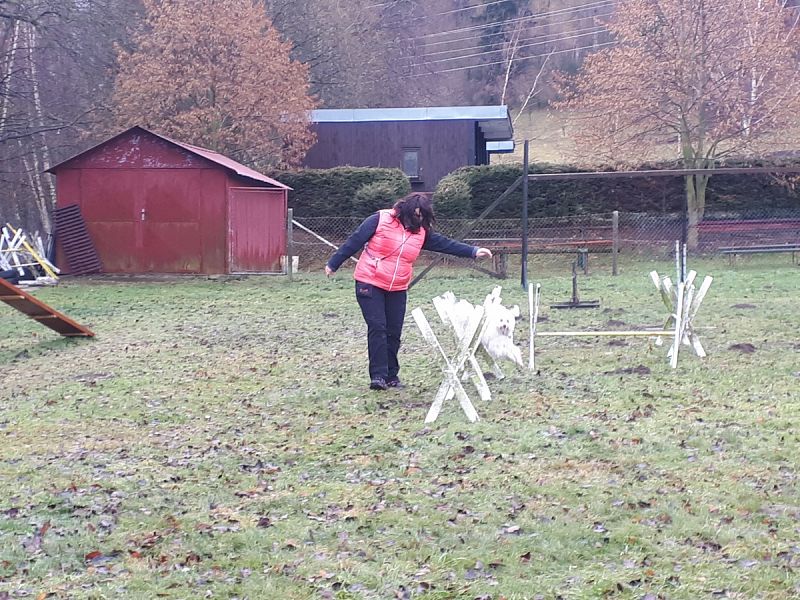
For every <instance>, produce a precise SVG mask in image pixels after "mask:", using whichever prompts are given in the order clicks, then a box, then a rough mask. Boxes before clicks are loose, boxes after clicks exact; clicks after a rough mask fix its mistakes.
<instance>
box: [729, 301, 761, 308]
mask: <svg viewBox="0 0 800 600" xmlns="http://www.w3.org/2000/svg"><path fill="white" fill-rule="evenodd" d="M731 308H758V307H757V306H756V305H755V304H747V303H746V302H745V303H742V304H734V305H733V306H731Z"/></svg>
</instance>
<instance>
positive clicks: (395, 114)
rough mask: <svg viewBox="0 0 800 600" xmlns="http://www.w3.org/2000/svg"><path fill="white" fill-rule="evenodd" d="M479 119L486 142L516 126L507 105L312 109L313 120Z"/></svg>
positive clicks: (500, 137) (505, 135)
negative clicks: (512, 121)
mask: <svg viewBox="0 0 800 600" xmlns="http://www.w3.org/2000/svg"><path fill="white" fill-rule="evenodd" d="M465 120H468V121H477V123H478V126H479V127H480V128H481V131H483V135H484V137H485V138H486V139H487V141H505V140H508V139H510V138H511V136H512V135H513V133H514V129H513V127H512V125H511V118H510V117H509V116H508V107H507V106H505V105H497V106H427V107H418V108H323V109H318V110H312V111H311V122H312V123H364V122H369V121H465Z"/></svg>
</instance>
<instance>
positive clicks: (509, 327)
mask: <svg viewBox="0 0 800 600" xmlns="http://www.w3.org/2000/svg"><path fill="white" fill-rule="evenodd" d="M650 279H651V280H652V282H653V285H654V286H655V287H656V290H657V291H658V293H659V295H660V297H661V300H662V302H663V304H664V306H665V307H666V309H667V311H668V314H667V316H666V318H665V320H664V324H663V326H661V327H653V328H647V329H636V330H627V331H619V330H616V331H615V330H600V331H542V330H541V329H540V328H539V327H538V324H539V323H538V321H539V307H540V299H541V286H540V285H539V284H533V283H531V284H530V285H529V286H528V316H529V321H528V326H529V340H528V344H529V346H528V351H529V356H528V368H529V369H530V370H531V371H534V370H535V368H536V339H537V338H539V337H637V336H638V337H649V338H654V339H655V344H656V345H662V344H663V343H664V340H668V341H669V342H670V343H669V351H668V353H667V358H668V359H669V364H670V366H671V367H672V368H673V369H675V368H677V366H678V354H679V351H680V348H681V346H682V345H686V346H690V347H691V348H692V350H693V351H694V353H695V354H696V355H697V356H699V357H701V358H702V357H705V356H706V352H705V349H704V348H703V345H702V343H701V342H700V337H699V336H698V334H697V328H696V326H695V318H696V317H697V313H698V311H699V309H700V306H701V304H702V303H703V300H704V299H705V298H706V295H707V294H708V290H709V289H710V287H711V283H712V281H713V278H712V277H710V276H706V277H704V278H703V281H702V283H701V284H700V287H699V288H696V287H695V281H696V279H697V273H696V272H695V271H689V273H688V274H687V275H686V278H685V281H680V282H678V284H677V285H675V284H673V282H672V280H671V279H670V278H669V277H660V276H659V275H658V273H657V272H656V271H652V272H651V273H650ZM500 290H501V288H500V287H495V288H494V290H493V291H492V293H491V294H489V295H488V296H487V297H486V300H485V301H484V303H483V305H482V306H478V305H472V304H470V303H469V302H467V301H466V300H456V298H455V296H454V295H453V294H452V292H445V293H444V294H442V295H441V296H437V297H436V298H434V299H433V305H434V306H435V308H436V311H437V313H438V314H439V318H440V320H441V322H442V323H443V324H444V325H445V326H446V327H447V329H448V330H450V334H452V337H453V339H454V340H455V351H454V353H453V355H452V357H449V356H448V354H447V352H446V351H445V349H444V347H443V346H442V344H441V343H440V342H439V339H438V338H437V337H436V334H435V333H434V331H433V328H432V327H431V324H430V323H429V322H428V320H427V318H426V317H425V314H424V313H423V311H422V309H421V308H415V309H414V310H412V311H411V314H412V316H413V318H414V321H415V322H416V323H417V326H418V327H419V330H420V332H421V333H422V336H423V338H425V340H426V341H427V342H428V343H429V344H430V345H431V346H432V347H433V348H434V349H435V350H436V353H437V354H438V355H439V357H440V358H441V360H442V364H443V366H442V372H443V373H444V377H443V379H442V383H441V384H440V385H439V389H438V390H437V392H436V395H435V396H434V400H433V403H432V404H431V407H430V409H429V410H428V414H427V416H426V417H425V423H432V422H433V421H435V420H436V419H437V417H438V416H439V413H440V412H441V410H442V406H443V405H444V403H445V402H446V401H448V400H451V399H452V398H453V397H456V398H457V399H458V402H459V404H460V405H461V408H462V410H463V411H464V414H466V416H467V418H468V419H469V421H470V422H473V423H474V422H475V421H477V420H478V419H479V417H478V412H477V411H476V409H475V406H474V405H473V403H472V401H471V400H470V398H469V396H468V394H467V390H466V389H465V388H464V385H463V384H462V382H463V381H467V380H471V381H472V383H473V385H474V387H475V389H476V391H477V392H478V396H479V397H480V399H481V400H483V401H489V400H491V398H492V395H491V391H490V390H489V386H488V384H487V383H486V379H485V378H484V375H483V371H482V369H481V367H480V365H479V363H478V360H477V357H476V352H478V350H479V349H483V350H484V351H486V355H487V356H488V357H489V359H490V360H491V368H492V370H493V371H494V375H495V377H496V378H497V379H502V378H503V377H504V374H503V371H502V369H501V368H500V366H499V365H498V363H497V361H498V360H501V359H503V360H508V361H510V362H513V363H515V364H516V365H518V366H520V367H521V366H522V365H523V362H522V355H521V352H520V350H519V348H518V347H516V346H515V345H514V343H513V329H514V320H515V317H518V316H519V308H518V307H516V306H514V307H512V308H511V309H509V308H506V307H505V306H503V305H502V303H501V298H500Z"/></svg>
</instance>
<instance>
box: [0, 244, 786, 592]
mask: <svg viewBox="0 0 800 600" xmlns="http://www.w3.org/2000/svg"><path fill="white" fill-rule="evenodd" d="M783 258H785V257H783ZM788 263H789V261H788V260H782V259H781V258H776V257H767V258H766V259H764V260H758V259H752V260H749V261H744V262H743V263H742V264H740V265H739V266H738V267H737V268H735V269H733V268H730V267H729V266H728V265H727V263H726V262H724V261H722V260H713V261H712V260H709V261H706V262H698V263H697V264H695V265H693V266H694V267H695V268H696V269H697V270H698V272H699V273H700V274H701V276H702V275H704V274H713V275H714V277H715V281H714V285H713V286H712V288H711V292H710V293H709V296H708V298H707V299H706V302H705V303H704V305H703V308H702V309H701V312H700V315H699V316H698V325H699V326H701V327H705V328H704V329H701V330H700V333H701V336H702V339H703V342H704V344H705V346H706V349H707V351H708V354H709V356H708V357H707V358H705V359H703V360H700V359H698V358H696V357H694V356H693V355H692V354H691V353H689V352H685V353H684V354H683V355H682V357H681V361H680V364H679V368H678V369H677V370H672V369H670V368H669V365H668V363H667V360H666V350H665V349H664V348H663V347H656V346H654V345H652V344H650V343H648V341H647V340H646V339H641V338H636V339H633V338H630V339H593V338H589V339H576V338H571V339H559V340H556V339H552V338H550V339H545V338H541V339H540V340H538V341H537V347H538V350H537V368H538V371H537V372H536V373H530V372H527V371H516V372H515V371H514V369H512V368H507V369H506V371H507V373H509V377H508V378H507V379H506V380H503V381H490V386H491V388H492V390H493V394H494V400H493V401H492V402H491V403H488V404H487V403H480V402H478V401H477V400H476V395H475V394H472V396H473V399H474V400H476V408H477V409H478V412H479V414H480V415H481V419H482V420H481V421H480V422H478V423H476V424H470V423H468V422H467V421H466V419H465V417H464V415H463V413H461V411H460V409H459V408H458V406H457V404H456V403H455V402H451V403H449V404H446V405H445V407H444V409H443V411H442V415H441V416H440V418H439V420H438V421H436V422H435V423H433V424H431V425H428V426H426V425H424V423H423V419H424V416H425V413H426V411H427V408H428V406H429V404H430V401H431V400H432V397H433V394H434V392H435V390H436V387H437V386H438V384H439V382H440V380H441V373H440V370H439V362H438V361H437V359H436V356H435V355H433V354H432V353H431V351H430V350H429V349H428V347H427V345H426V343H425V342H424V340H422V338H421V336H420V335H419V333H418V332H417V331H416V327H415V326H414V323H413V320H412V319H411V318H410V315H409V318H408V322H407V327H406V332H405V340H404V347H403V350H402V351H401V353H402V359H401V360H402V364H403V367H404V369H403V371H402V373H401V375H402V376H403V377H404V379H405V381H406V383H407V387H406V389H404V390H390V391H387V392H370V391H369V390H368V389H367V383H368V382H367V377H366V350H365V332H364V329H365V328H364V325H363V323H362V321H361V317H360V314H359V312H358V308H357V305H356V303H355V301H354V299H353V298H352V283H351V279H350V276H349V273H345V272H342V273H340V274H339V275H338V276H337V278H335V279H333V280H325V279H324V277H322V276H321V275H318V274H302V275H300V276H298V277H296V278H295V281H294V282H293V283H289V282H288V281H287V280H286V279H285V278H268V277H251V278H248V279H242V280H236V279H224V278H223V279H216V280H210V279H206V278H183V279H180V278H176V279H154V280H146V281H143V280H133V279H131V280H120V279H116V280H115V279H111V278H103V277H98V278H88V279H72V280H69V279H65V280H64V281H63V282H62V283H61V285H59V286H57V287H55V288H48V289H42V290H37V291H36V292H35V293H36V295H37V296H38V297H39V298H41V299H42V300H44V301H45V302H49V303H51V304H52V305H53V306H55V307H56V308H57V309H59V310H61V311H62V312H64V313H66V314H68V315H70V316H71V317H73V318H74V319H76V320H78V321H80V322H82V323H84V324H86V325H88V326H89V327H91V328H92V329H93V330H94V331H95V332H96V334H97V337H96V338H95V339H94V340H66V339H61V338H59V337H58V336H57V335H56V334H54V333H52V332H51V331H50V330H48V329H45V328H43V327H41V326H39V325H37V324H36V323H34V322H33V321H30V320H27V319H25V318H24V317H23V316H21V315H19V314H18V313H15V312H14V311H12V309H10V308H8V307H6V306H5V305H1V304H0V314H2V320H0V365H2V377H3V380H2V391H0V599H1V598H17V597H28V598H142V599H144V598H148V599H149V598H156V597H165V598H241V599H244V598H249V599H256V598H281V599H284V598H285V599H294V598H426V599H444V598H492V599H495V600H498V599H500V598H508V599H511V598H531V599H532V598H543V599H555V598H564V599H573V598H575V599H577V598H637V599H639V598H647V599H655V598H670V599H673V598H686V599H697V598H747V599H750V598H765V599H767V598H774V599H779V598H780V599H784V598H789V597H796V596H798V595H800V576H798V574H797V571H798V569H800V490H798V464H800V452H799V450H800V436H799V429H798V419H800V399H799V398H800V393H799V392H800V360H799V359H800V335H798V331H799V330H800V318H799V317H798V309H797V305H798V299H797V290H798V289H800V268H798V267H796V266H795V267H792V266H790V265H789V264H788ZM651 268H657V269H658V270H659V271H662V272H664V273H667V272H671V270H672V267H671V265H669V264H667V263H662V264H660V265H650V264H644V263H642V264H639V265H635V266H634V265H628V266H626V268H625V270H624V272H623V274H622V275H621V276H620V277H616V278H611V277H609V276H607V275H605V274H604V273H602V272H601V270H599V269H598V270H595V274H593V275H591V276H590V277H588V278H582V279H581V282H580V283H581V296H582V297H583V298H585V299H594V298H599V299H601V301H602V306H601V308H600V309H597V310H585V311H555V310H551V309H549V308H547V307H545V308H544V310H543V313H544V314H543V321H542V323H541V325H540V327H541V328H542V330H544V329H545V328H550V329H569V328H591V327H596V328H613V327H616V328H625V329H630V328H632V327H637V326H644V325H654V324H659V323H660V322H661V321H662V320H663V317H664V314H663V306H662V305H661V302H660V300H659V299H658V298H657V296H656V293H655V289H654V288H653V287H652V283H651V282H650V281H649V277H648V276H647V273H648V272H649V270H650V269H651ZM434 273H435V274H436V275H435V276H433V275H432V276H430V277H428V278H426V279H425V280H424V281H423V283H422V284H420V285H419V286H417V287H415V288H414V289H413V290H412V292H411V299H410V302H409V310H410V309H411V308H413V307H416V306H423V308H424V310H425V311H426V313H427V315H428V317H429V319H430V320H431V321H432V322H433V320H434V319H433V317H434V315H435V313H434V310H433V307H432V305H431V303H430V299H431V298H432V297H433V296H435V295H437V294H440V293H442V292H444V291H446V290H452V291H453V292H454V293H455V294H456V295H457V296H458V297H465V298H468V299H470V300H472V301H476V302H479V301H481V300H482V299H483V297H484V296H485V295H486V294H487V293H489V291H491V288H492V286H493V285H494V284H495V282H494V281H493V280H490V279H488V278H486V277H484V276H482V275H478V274H475V273H473V272H467V271H455V270H454V271H447V270H442V269H439V270H437V271H434ZM566 275H567V271H566V269H563V268H558V269H552V270H544V271H542V270H541V268H540V267H539V266H536V265H532V275H531V277H532V279H534V280H536V281H540V282H541V283H542V285H543V294H544V302H545V303H546V304H548V303H550V302H557V301H563V300H566V299H567V298H568V297H569V294H570V282H569V278H568V277H567V276H566ZM503 285H504V286H505V287H504V290H503V296H504V300H505V301H506V304H512V303H518V304H520V305H521V306H522V308H523V322H521V323H520V324H519V325H518V328H517V342H518V344H519V345H520V346H521V347H522V348H523V350H524V352H523V355H524V356H525V357H526V359H527V333H526V331H525V323H526V319H527V302H526V300H525V297H524V295H523V292H522V290H521V288H520V286H519V284H518V283H516V282H515V281H513V280H507V281H505V282H503ZM439 332H440V333H444V332H443V331H441V330H439ZM442 337H444V336H442Z"/></svg>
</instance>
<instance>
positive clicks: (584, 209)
mask: <svg viewBox="0 0 800 600" xmlns="http://www.w3.org/2000/svg"><path fill="white" fill-rule="evenodd" d="M782 164H786V163H782ZM721 166H722V167H736V166H740V167H742V166H768V164H767V163H764V162H758V163H753V162H749V163H744V162H741V161H739V162H736V161H728V162H726V163H725V164H724V165H721ZM772 166H779V165H776V164H775V163H772ZM795 166H798V165H797V164H795ZM674 168H678V166H677V165H676V164H675V163H658V164H650V165H643V166H642V167H641V169H674ZM529 170H530V172H531V173H568V172H575V171H577V170H579V169H577V168H576V167H574V166H571V165H550V164H543V163H534V164H531V165H530V168H529ZM597 170H608V169H597ZM520 175H522V165H521V164H500V165H482V166H477V167H462V168H461V169H458V170H456V171H454V172H452V173H450V174H449V175H447V176H446V177H444V178H443V179H442V180H441V181H440V182H439V185H438V186H437V188H436V191H435V193H434V196H433V200H434V206H435V208H436V214H437V216H438V217H439V218H474V217H476V216H478V214H480V213H481V211H483V209H484V208H486V207H487V206H488V205H489V204H491V203H492V202H494V200H495V199H496V198H498V197H499V196H500V195H501V194H502V193H503V192H504V191H505V190H506V189H508V187H509V186H511V185H512V184H513V183H514V181H515V180H516V179H517V178H518V177H519V176H520ZM684 199H685V188H684V182H683V179H682V178H680V177H653V178H620V179H607V180H600V179H595V180H584V181H576V180H561V181H558V180H556V181H542V182H535V181H532V182H530V185H529V189H528V214H529V215H530V216H531V217H532V218H535V217H554V216H568V215H581V214H592V213H604V212H610V211H613V210H620V211H626V212H647V213H669V212H678V211H680V210H681V207H682V206H683V203H684ZM521 205H522V188H521V186H520V189H518V190H517V191H516V192H514V193H513V194H511V195H510V196H509V197H508V198H507V199H505V200H504V201H503V202H502V203H501V204H500V205H499V206H497V208H495V209H494V211H493V212H492V213H491V215H490V218H514V217H519V215H520V212H521V210H520V207H521ZM786 208H793V209H798V208H800V176H798V175H793V176H788V177H775V176H772V175H769V174H764V175H724V176H723V175H718V176H715V177H712V178H711V180H710V182H709V185H708V190H707V196H706V209H707V210H709V211H739V212H743V211H751V210H774V209H786Z"/></svg>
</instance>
